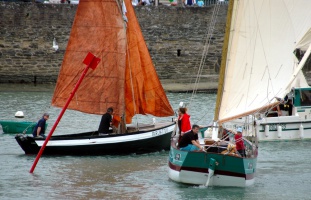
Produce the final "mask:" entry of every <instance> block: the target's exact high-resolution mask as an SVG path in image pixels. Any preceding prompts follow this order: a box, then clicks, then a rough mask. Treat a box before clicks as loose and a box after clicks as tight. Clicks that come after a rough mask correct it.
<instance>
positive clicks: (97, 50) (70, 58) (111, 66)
mask: <svg viewBox="0 0 311 200" xmlns="http://www.w3.org/2000/svg"><path fill="white" fill-rule="evenodd" d="M125 4H126V8H127V13H126V16H127V19H128V22H126V21H124V18H123V13H122V3H121V2H118V1H111V0H110V1H109V0H98V1H94V0H80V2H79V6H78V9H77V12H76V16H75V20H74V23H73V26H72V30H71V33H70V38H69V41H68V46H67V49H66V53H65V56H64V60H63V63H62V67H61V69H60V73H59V77H58V80H57V84H56V88H55V91H54V95H53V99H52V105H53V106H57V107H63V106H64V104H65V102H66V100H67V98H68V97H69V95H70V92H71V91H72V89H73V88H74V85H75V84H76V82H77V80H78V79H79V77H80V74H81V72H82V71H83V69H84V68H85V66H84V65H83V64H82V61H83V59H84V57H85V55H86V54H87V53H88V52H92V53H93V54H94V55H96V56H97V57H99V58H100V59H101V62H100V63H99V65H98V67H97V68H96V69H95V70H94V71H89V72H88V73H87V74H86V76H85V79H84V80H83V82H82V84H81V86H80V87H79V89H78V91H77V92H76V95H75V97H74V99H73V100H72V102H71V103H70V104H69V106H68V109H72V110H78V111H81V112H84V113H90V114H103V113H105V112H106V110H107V108H108V107H113V108H114V116H115V117H116V118H118V117H120V116H122V114H124V113H125V115H126V119H127V120H126V121H127V123H129V122H130V121H131V118H132V116H133V115H134V114H151V115H154V116H160V117H163V116H171V115H173V109H172V108H171V106H170V104H169V101H168V99H167V97H166V95H165V92H164V90H163V88H162V86H161V83H160V81H159V79H158V76H157V74H156V71H155V69H154V66H153V63H152V60H151V57H150V55H149V52H148V49H147V46H146V43H145V41H144V38H143V35H142V33H141V30H140V27H139V24H138V21H137V19H136V16H135V12H134V9H133V7H132V5H131V1H130V0H126V1H125ZM131 84H133V85H131ZM133 92H134V93H133ZM133 98H134V99H135V101H133ZM133 102H135V103H133ZM134 105H135V106H134ZM134 107H135V108H136V109H134Z"/></svg>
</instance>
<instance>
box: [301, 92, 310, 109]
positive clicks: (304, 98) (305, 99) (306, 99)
mask: <svg viewBox="0 0 311 200" xmlns="http://www.w3.org/2000/svg"><path fill="white" fill-rule="evenodd" d="M300 105H301V106H311V91H310V90H302V91H300Z"/></svg>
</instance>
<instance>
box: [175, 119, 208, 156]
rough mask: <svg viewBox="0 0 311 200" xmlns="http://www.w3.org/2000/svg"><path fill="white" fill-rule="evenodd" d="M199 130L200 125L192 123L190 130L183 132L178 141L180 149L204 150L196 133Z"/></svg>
mask: <svg viewBox="0 0 311 200" xmlns="http://www.w3.org/2000/svg"><path fill="white" fill-rule="evenodd" d="M199 131H200V126H198V125H196V124H194V125H193V126H192V130H191V131H190V132H187V133H185V134H184V136H183V137H182V138H181V140H180V142H179V143H178V147H179V148H180V150H184V151H199V150H201V151H204V147H203V146H201V145H200V142H199V138H198V133H199Z"/></svg>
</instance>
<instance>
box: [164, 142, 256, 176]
mask: <svg viewBox="0 0 311 200" xmlns="http://www.w3.org/2000/svg"><path fill="white" fill-rule="evenodd" d="M211 158H213V159H215V160H216V162H217V165H216V168H215V175H216V174H217V173H220V172H221V173H223V174H228V175H229V176H230V174H231V175H232V176H235V175H236V176H238V175H245V176H247V175H252V174H254V173H255V172H256V164H257V157H254V158H241V157H236V156H229V155H224V154H218V153H205V152H188V151H181V150H178V149H175V148H173V147H171V150H170V156H169V161H170V162H171V163H172V164H173V165H176V166H179V167H181V168H185V169H189V170H195V171H201V172H203V173H205V172H207V170H208V168H209V164H210V159H211Z"/></svg>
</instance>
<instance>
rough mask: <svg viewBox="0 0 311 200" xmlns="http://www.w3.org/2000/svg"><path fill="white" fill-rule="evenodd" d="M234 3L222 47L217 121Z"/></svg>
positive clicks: (231, 4) (228, 17)
mask: <svg viewBox="0 0 311 200" xmlns="http://www.w3.org/2000/svg"><path fill="white" fill-rule="evenodd" d="M233 4H234V0H230V1H229V6H228V12H227V21H226V33H225V37H224V44H223V48H222V56H221V65H220V72H219V80H218V90H217V99H216V107H215V114H214V121H217V120H218V117H219V111H220V104H221V99H222V94H223V89H224V79H225V70H226V65H227V53H228V46H229V37H230V29H231V19H232V13H233Z"/></svg>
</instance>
